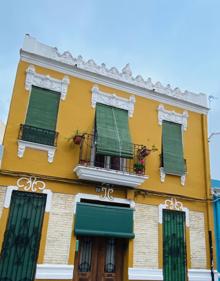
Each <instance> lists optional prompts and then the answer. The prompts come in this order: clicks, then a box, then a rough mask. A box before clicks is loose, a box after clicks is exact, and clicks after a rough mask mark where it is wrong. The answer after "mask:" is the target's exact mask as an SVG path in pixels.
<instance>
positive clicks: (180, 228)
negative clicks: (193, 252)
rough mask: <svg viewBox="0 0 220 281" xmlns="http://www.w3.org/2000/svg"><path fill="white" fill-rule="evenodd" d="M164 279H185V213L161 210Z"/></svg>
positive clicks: (175, 280) (182, 280) (174, 280)
mask: <svg viewBox="0 0 220 281" xmlns="http://www.w3.org/2000/svg"><path fill="white" fill-rule="evenodd" d="M163 276H164V279H163V280H164V281H186V247H185V213H184V212H180V211H172V210H163Z"/></svg>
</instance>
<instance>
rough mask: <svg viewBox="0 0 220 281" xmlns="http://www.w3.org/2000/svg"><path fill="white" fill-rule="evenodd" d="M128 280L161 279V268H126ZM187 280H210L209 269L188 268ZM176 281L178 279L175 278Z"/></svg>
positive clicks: (216, 279)
mask: <svg viewBox="0 0 220 281" xmlns="http://www.w3.org/2000/svg"><path fill="white" fill-rule="evenodd" d="M214 277H215V281H218V273H217V271H216V270H214ZM128 279H129V280H163V270H162V269H150V268H132V267H129V268H128ZM187 280H189V281H212V279H211V271H210V270H207V269H189V270H188V279H187ZM176 281H178V280H176Z"/></svg>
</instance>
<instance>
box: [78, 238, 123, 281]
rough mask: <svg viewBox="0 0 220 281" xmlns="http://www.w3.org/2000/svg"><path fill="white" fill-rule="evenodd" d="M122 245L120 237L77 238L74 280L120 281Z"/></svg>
mask: <svg viewBox="0 0 220 281" xmlns="http://www.w3.org/2000/svg"><path fill="white" fill-rule="evenodd" d="M88 241H89V242H88ZM88 245H89V246H88ZM124 245H125V243H124V241H123V240H122V239H113V238H102V237H83V238H82V237H81V238H79V252H78V254H77V255H76V258H75V267H74V268H75V270H74V281H121V280H122V279H123V277H122V272H123V257H124V248H125V246H124ZM83 270H84V271H83Z"/></svg>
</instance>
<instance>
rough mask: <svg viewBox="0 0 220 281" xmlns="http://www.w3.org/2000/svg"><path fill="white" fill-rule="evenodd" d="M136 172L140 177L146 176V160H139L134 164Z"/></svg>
mask: <svg viewBox="0 0 220 281" xmlns="http://www.w3.org/2000/svg"><path fill="white" fill-rule="evenodd" d="M134 171H135V173H136V174H139V175H143V174H144V159H138V161H137V162H136V163H134Z"/></svg>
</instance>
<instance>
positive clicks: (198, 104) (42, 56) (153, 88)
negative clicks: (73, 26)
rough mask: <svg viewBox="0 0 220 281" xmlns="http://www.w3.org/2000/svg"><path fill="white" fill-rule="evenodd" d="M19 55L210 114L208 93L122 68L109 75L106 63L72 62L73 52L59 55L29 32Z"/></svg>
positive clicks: (153, 98) (124, 89)
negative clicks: (117, 73)
mask: <svg viewBox="0 0 220 281" xmlns="http://www.w3.org/2000/svg"><path fill="white" fill-rule="evenodd" d="M42 50H44V51H42ZM20 56H21V60H22V61H26V62H28V63H31V64H36V65H39V66H42V67H45V68H49V69H52V70H55V71H59V72H62V73H65V74H67V75H71V76H74V77H77V78H80V79H86V80H89V81H91V82H93V83H97V84H102V85H105V86H108V87H112V88H115V89H118V90H122V91H125V92H129V93H131V94H134V95H137V96H141V97H145V98H149V99H152V100H156V101H159V102H163V103H167V104H170V105H173V106H177V107H180V108H184V109H187V110H191V111H194V112H197V113H201V114H207V113H208V110H209V109H208V102H207V97H206V95H205V94H202V93H200V94H195V93H191V92H189V91H185V92H181V91H180V90H179V89H177V88H175V89H174V90H172V89H171V88H170V86H167V89H166V90H165V87H163V86H162V87H159V84H158V83H156V84H155V85H154V84H152V82H151V81H150V79H148V80H146V81H145V82H144V83H143V84H142V82H141V79H140V76H137V77H136V79H135V78H133V77H132V79H130V80H129V81H128V79H124V78H123V77H126V76H127V74H126V71H125V72H124V73H123V72H122V73H123V77H122V79H121V80H120V79H117V78H116V77H115V75H113V74H111V73H109V75H108V76H106V75H105V71H104V66H103V65H102V66H99V67H97V69H99V70H97V71H95V72H93V71H92V70H91V69H90V67H89V66H88V65H92V60H89V61H88V62H87V63H85V62H82V63H80V61H82V58H81V57H80V56H79V57H78V58H77V59H73V62H72V64H71V63H70V62H69V61H68V57H70V56H71V54H70V53H68V52H64V53H63V55H60V54H59V53H58V52H57V49H56V48H51V47H49V46H47V45H44V44H42V43H40V42H37V41H36V39H35V38H33V37H30V36H26V37H25V41H24V46H23V48H22V49H21V51H20ZM109 72H114V71H113V68H111V69H110V70H109ZM128 72H129V71H128ZM135 80H136V81H135ZM132 81H133V83H132ZM138 81H139V82H138ZM145 85H146V86H145ZM160 89H161V90H160Z"/></svg>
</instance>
